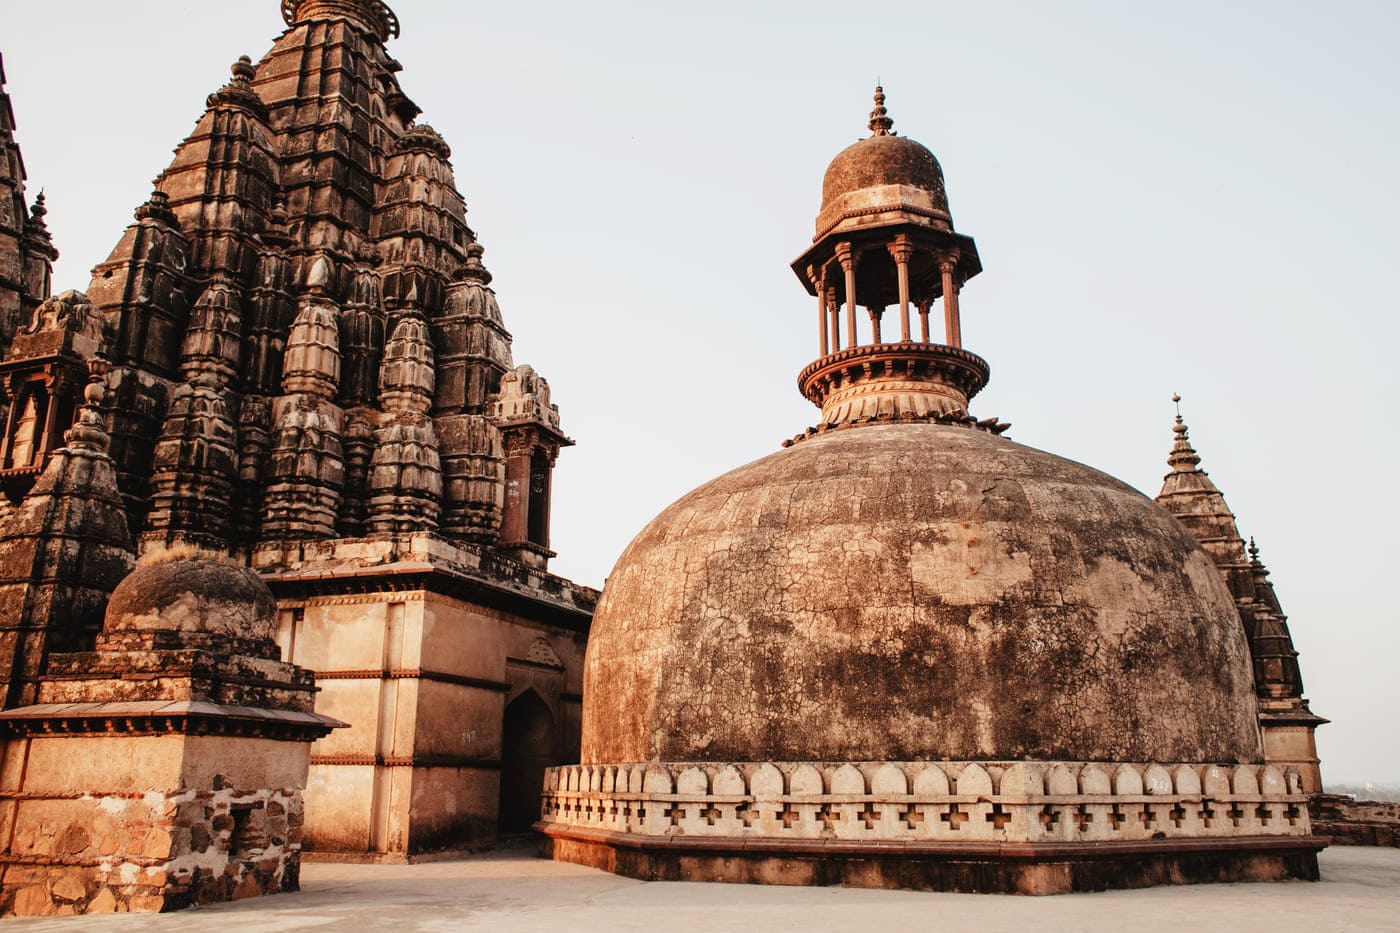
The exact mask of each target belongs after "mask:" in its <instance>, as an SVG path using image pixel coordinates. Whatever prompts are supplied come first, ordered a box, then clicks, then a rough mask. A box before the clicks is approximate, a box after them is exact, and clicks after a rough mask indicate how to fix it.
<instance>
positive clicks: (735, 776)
mask: <svg viewBox="0 0 1400 933" xmlns="http://www.w3.org/2000/svg"><path fill="white" fill-rule="evenodd" d="M747 792H748V789H747V788H746V787H745V786H744V775H743V774H741V773H740V772H739V769H738V768H736V767H734V766H733V765H726V766H725V767H724V768H722V769H721V770H720V772H719V774H716V775H715V779H714V782H713V787H712V790H711V793H713V794H714V795H715V796H716V797H742V796H744V795H745V794H746V793H747Z"/></svg>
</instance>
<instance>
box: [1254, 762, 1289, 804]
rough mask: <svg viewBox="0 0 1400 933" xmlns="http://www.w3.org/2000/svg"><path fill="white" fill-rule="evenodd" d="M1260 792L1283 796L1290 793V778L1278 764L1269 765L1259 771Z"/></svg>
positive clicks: (1267, 794) (1272, 795)
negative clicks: (1285, 775)
mask: <svg viewBox="0 0 1400 933" xmlns="http://www.w3.org/2000/svg"><path fill="white" fill-rule="evenodd" d="M1259 793H1261V794H1264V795H1266V796H1269V797H1282V796H1284V795H1286V794H1287V793H1288V779H1287V778H1286V777H1284V774H1283V772H1282V771H1281V770H1279V768H1278V767H1277V766H1276V765H1269V766H1268V767H1266V768H1265V769H1264V770H1263V771H1261V772H1260V773H1259Z"/></svg>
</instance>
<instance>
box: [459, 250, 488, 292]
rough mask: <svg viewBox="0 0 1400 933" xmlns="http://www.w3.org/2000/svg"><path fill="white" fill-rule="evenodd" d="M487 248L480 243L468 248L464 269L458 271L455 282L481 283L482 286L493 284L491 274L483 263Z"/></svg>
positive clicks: (463, 264)
mask: <svg viewBox="0 0 1400 933" xmlns="http://www.w3.org/2000/svg"><path fill="white" fill-rule="evenodd" d="M485 253H486V247H484V246H482V245H481V244H480V243H473V244H471V245H470V246H468V247H467V259H466V261H465V262H463V263H462V268H460V269H458V270H457V275H456V277H455V279H454V281H457V282H480V283H481V284H482V285H490V284H491V273H490V272H489V271H487V269H486V264H485V263H483V262H482V261H481V257H482V256H483V255H485Z"/></svg>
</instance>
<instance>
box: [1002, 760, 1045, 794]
mask: <svg viewBox="0 0 1400 933" xmlns="http://www.w3.org/2000/svg"><path fill="white" fill-rule="evenodd" d="M1040 767H1041V766H1039V765H1033V764H1029V763H1026V762H1017V763H1016V764H1014V765H1012V766H1011V767H1009V768H1007V769H1006V770H1005V771H1003V772H1002V773H1001V780H1000V781H999V782H998V784H997V796H999V797H1002V798H1009V799H1011V800H1025V799H1026V798H1027V797H1039V796H1040V795H1041V794H1043V793H1045V778H1044V776H1043V775H1042V774H1041V772H1040Z"/></svg>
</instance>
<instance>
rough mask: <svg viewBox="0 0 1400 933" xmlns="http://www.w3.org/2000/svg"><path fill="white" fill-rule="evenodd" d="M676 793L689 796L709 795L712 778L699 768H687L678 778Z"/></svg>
mask: <svg viewBox="0 0 1400 933" xmlns="http://www.w3.org/2000/svg"><path fill="white" fill-rule="evenodd" d="M676 793H678V794H683V795H685V796H687V797H706V796H709V793H710V779H709V777H708V776H707V775H706V774H705V772H704V771H701V770H700V769H699V768H686V769H685V770H684V771H682V772H681V776H680V777H679V778H677V779H676Z"/></svg>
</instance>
